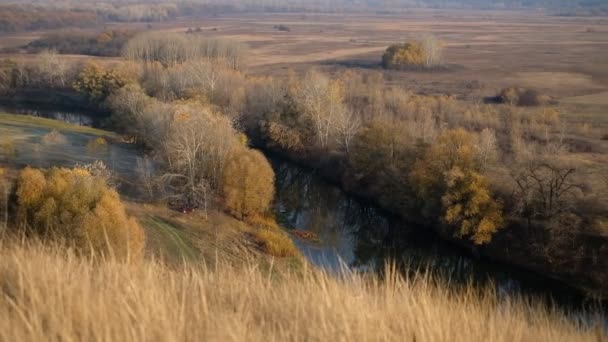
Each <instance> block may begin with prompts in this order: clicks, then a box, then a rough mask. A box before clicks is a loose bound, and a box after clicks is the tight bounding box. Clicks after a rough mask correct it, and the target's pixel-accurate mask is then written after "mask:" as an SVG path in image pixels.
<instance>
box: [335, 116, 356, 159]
mask: <svg viewBox="0 0 608 342" xmlns="http://www.w3.org/2000/svg"><path fill="white" fill-rule="evenodd" d="M360 128H361V120H360V119H359V118H358V117H357V116H356V115H355V114H354V113H353V112H352V111H351V110H349V109H347V108H343V110H341V111H340V112H338V113H337V115H336V129H337V131H338V135H337V141H338V143H339V144H340V145H341V146H342V147H344V149H345V150H346V153H349V152H350V145H351V142H352V140H353V138H354V137H355V135H356V134H357V132H358V131H359V129H360Z"/></svg>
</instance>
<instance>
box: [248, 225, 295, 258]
mask: <svg viewBox="0 0 608 342" xmlns="http://www.w3.org/2000/svg"><path fill="white" fill-rule="evenodd" d="M254 235H255V238H256V240H257V241H258V243H259V244H260V246H261V247H262V249H263V250H264V252H266V253H268V254H270V255H272V256H276V257H288V256H295V255H297V253H298V250H297V249H296V246H295V245H294V244H293V241H292V240H291V238H289V236H288V235H287V234H286V233H284V232H282V231H281V230H279V229H268V228H259V229H257V230H256V231H255V233H254Z"/></svg>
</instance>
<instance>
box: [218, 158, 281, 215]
mask: <svg viewBox="0 0 608 342" xmlns="http://www.w3.org/2000/svg"><path fill="white" fill-rule="evenodd" d="M222 194H223V197H224V201H225V205H226V208H227V209H228V210H230V211H231V212H232V213H233V214H234V215H236V216H237V217H239V218H241V219H243V218H246V217H249V216H252V215H256V214H264V213H265V212H267V211H268V209H269V208H270V204H271V202H272V200H273V198H274V171H273V170H272V167H271V166H270V164H269V163H268V160H266V157H264V155H263V154H262V153H260V152H259V151H256V150H252V149H248V148H238V149H235V150H233V151H232V154H231V155H230V157H229V158H228V162H227V163H226V168H225V170H224V177H223V183H222Z"/></svg>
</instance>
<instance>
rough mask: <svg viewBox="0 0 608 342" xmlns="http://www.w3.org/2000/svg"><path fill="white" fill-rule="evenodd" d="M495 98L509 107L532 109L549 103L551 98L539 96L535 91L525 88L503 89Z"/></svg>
mask: <svg viewBox="0 0 608 342" xmlns="http://www.w3.org/2000/svg"><path fill="white" fill-rule="evenodd" d="M497 97H498V99H499V100H500V102H502V103H505V104H509V105H511V106H522V107H533V106H544V105H548V104H549V103H551V97H549V96H547V95H544V94H541V93H539V92H538V91H536V90H532V89H525V88H516V87H508V88H504V89H503V90H501V91H500V93H499V94H498V96H497Z"/></svg>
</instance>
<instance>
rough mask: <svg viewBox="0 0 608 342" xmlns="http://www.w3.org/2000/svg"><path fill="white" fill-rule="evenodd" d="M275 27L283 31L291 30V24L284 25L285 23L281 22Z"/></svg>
mask: <svg viewBox="0 0 608 342" xmlns="http://www.w3.org/2000/svg"><path fill="white" fill-rule="evenodd" d="M273 28H274V29H275V30H277V31H282V32H291V28H290V27H289V26H287V25H283V24H280V25H274V27H273Z"/></svg>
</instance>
